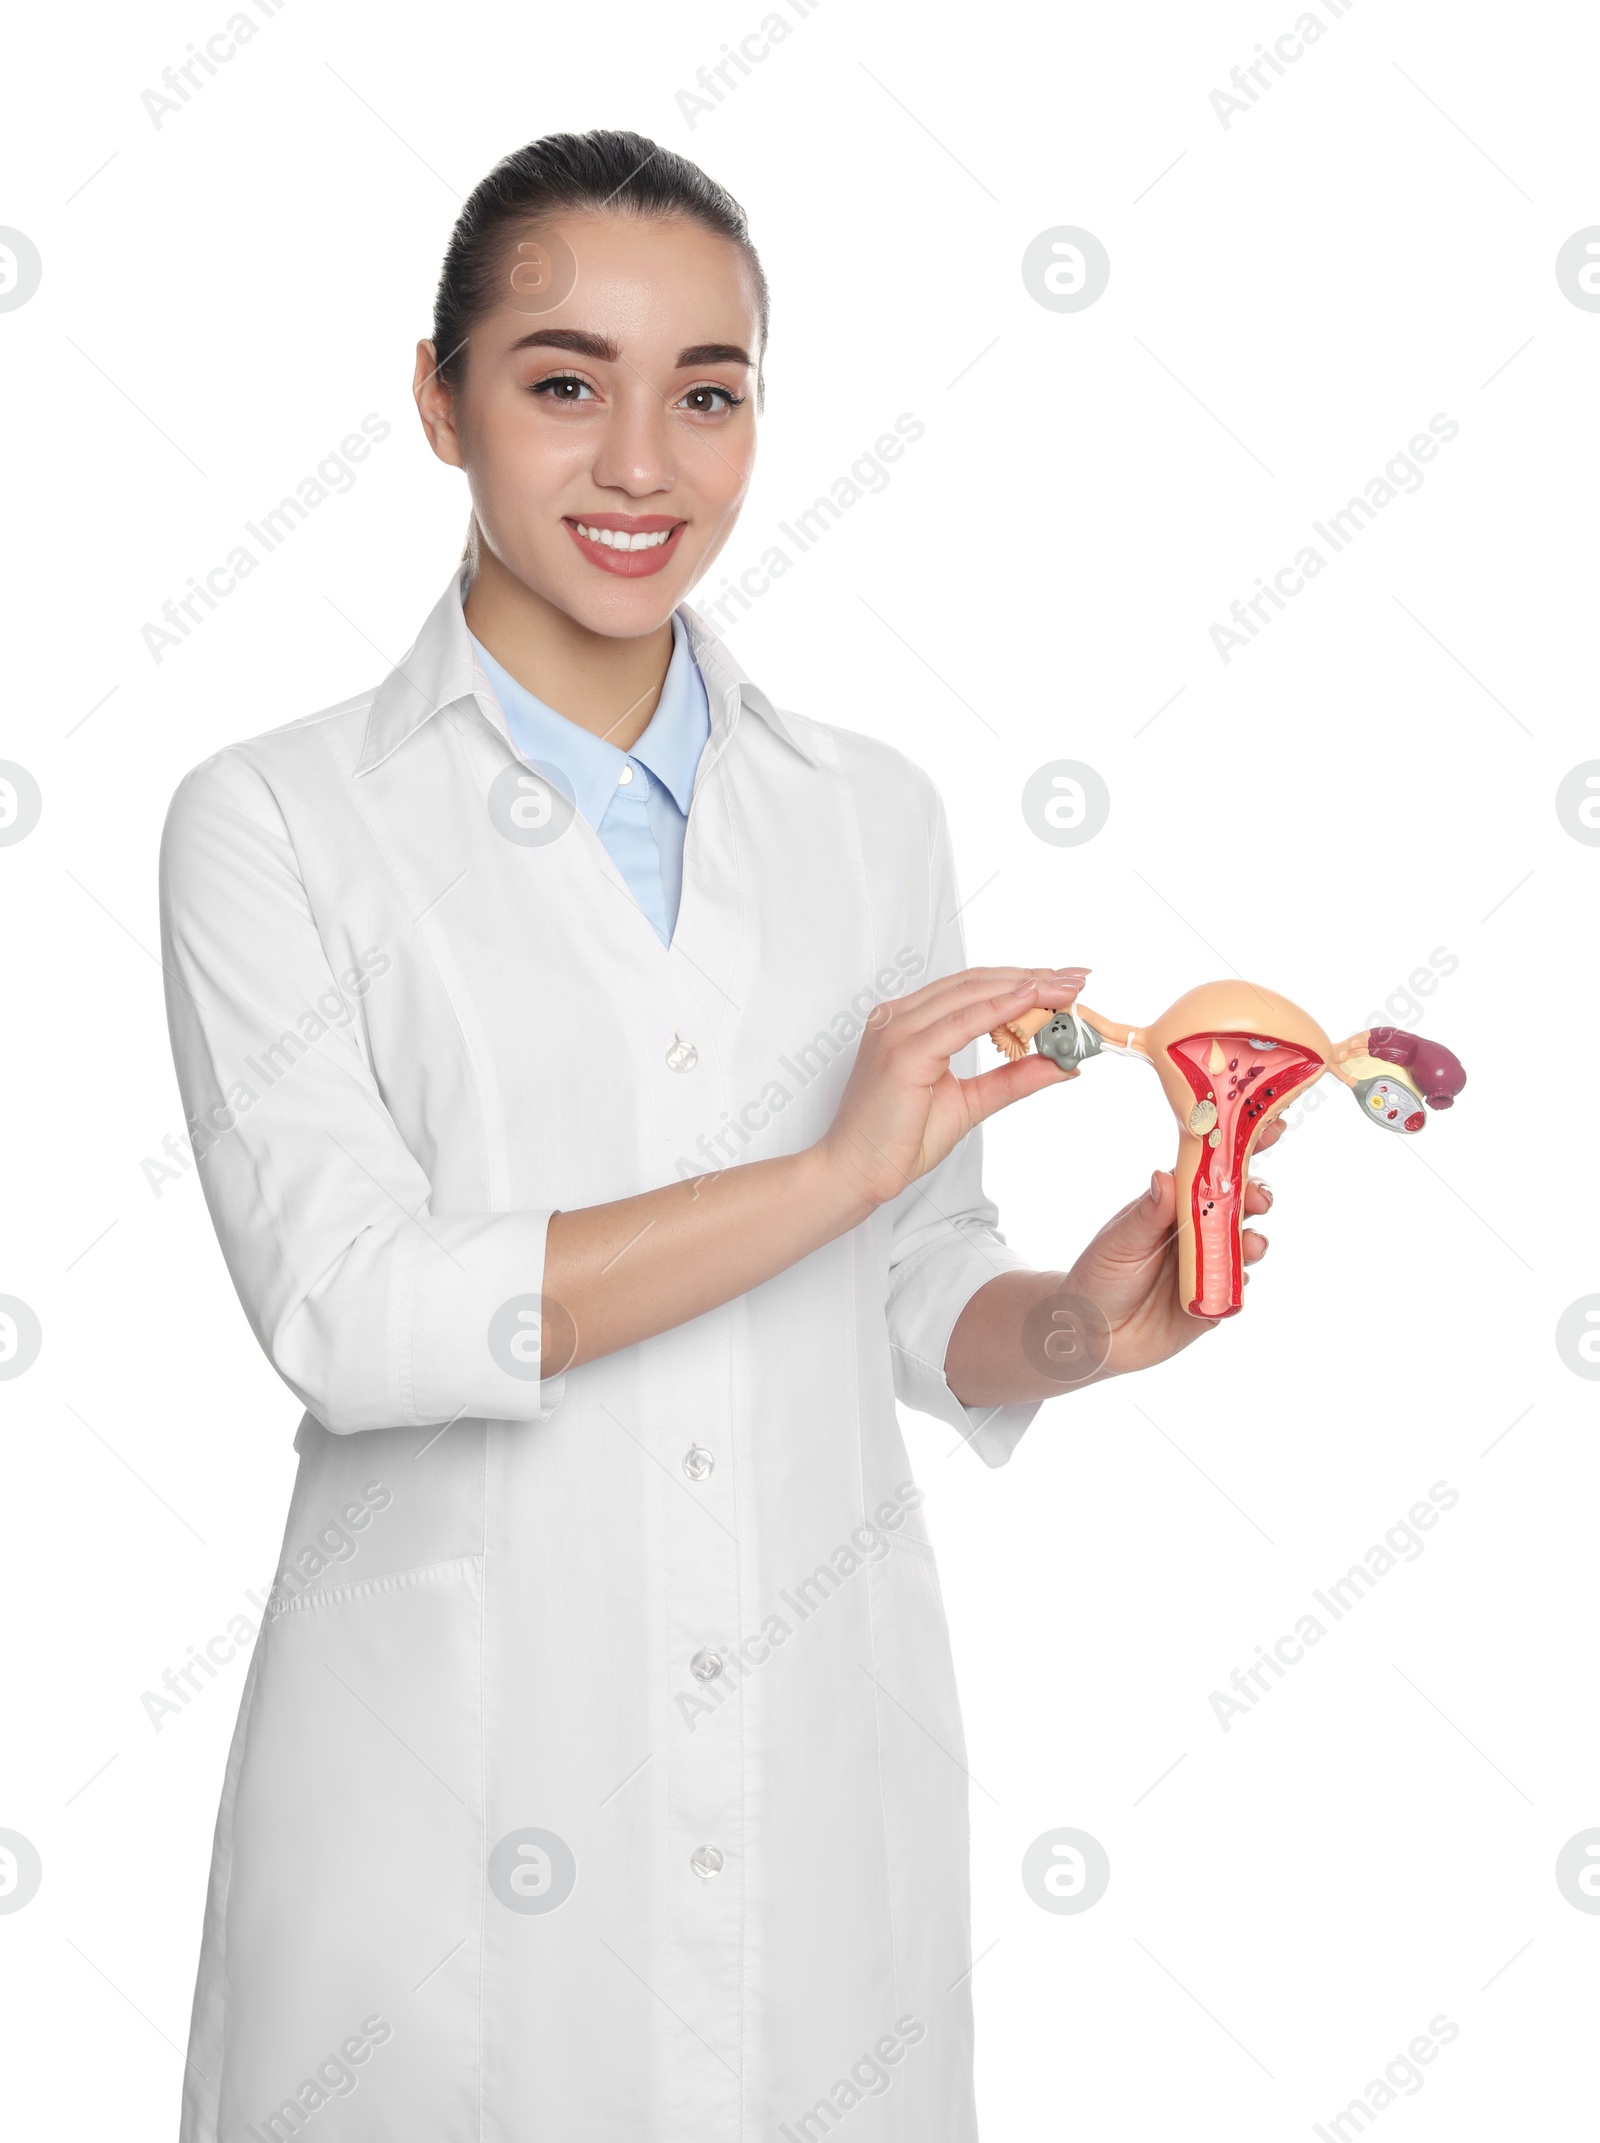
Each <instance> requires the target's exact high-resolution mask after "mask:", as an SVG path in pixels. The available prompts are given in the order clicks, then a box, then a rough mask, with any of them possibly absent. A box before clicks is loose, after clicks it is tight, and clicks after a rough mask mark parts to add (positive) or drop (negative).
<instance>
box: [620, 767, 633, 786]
mask: <svg viewBox="0 0 1600 2143" xmlns="http://www.w3.org/2000/svg"><path fill="white" fill-rule="evenodd" d="M632 779H633V765H632V762H631V761H629V760H624V761H623V766H622V772H621V773H620V774H619V775H618V776H617V786H618V788H619V789H625V788H626V787H627V786H628V783H629V782H630V781H632Z"/></svg>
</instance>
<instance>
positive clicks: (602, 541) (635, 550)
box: [564, 513, 689, 580]
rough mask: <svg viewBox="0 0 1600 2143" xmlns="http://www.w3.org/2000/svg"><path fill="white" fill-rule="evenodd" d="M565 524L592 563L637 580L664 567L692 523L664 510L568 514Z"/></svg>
mask: <svg viewBox="0 0 1600 2143" xmlns="http://www.w3.org/2000/svg"><path fill="white" fill-rule="evenodd" d="M564 525H565V527H566V529H567V531H568V533H569V534H570V535H571V537H572V540H573V542H574V543H575V544H576V545H577V546H578V548H579V550H580V551H582V553H583V555H584V557H585V558H587V559H588V560H589V561H590V563H591V564H593V565H597V566H599V568H600V569H601V571H602V572H604V573H618V574H621V575H622V577H623V578H624V579H625V580H638V579H639V578H641V577H642V576H643V575H644V574H646V573H659V572H660V571H661V568H662V567H663V566H664V565H665V564H666V562H667V560H668V559H669V558H670V557H671V556H672V554H673V552H674V551H675V550H676V549H677V547H678V538H679V537H680V536H681V535H682V533H683V531H684V530H685V528H687V527H688V525H689V524H688V523H687V521H681V520H678V519H677V518H676V517H675V516H673V515H672V514H665V513H646V514H626V513H597V514H586V515H584V516H583V517H582V518H581V519H580V518H578V517H577V516H575V515H569V516H568V517H567V519H566V521H565V523H564Z"/></svg>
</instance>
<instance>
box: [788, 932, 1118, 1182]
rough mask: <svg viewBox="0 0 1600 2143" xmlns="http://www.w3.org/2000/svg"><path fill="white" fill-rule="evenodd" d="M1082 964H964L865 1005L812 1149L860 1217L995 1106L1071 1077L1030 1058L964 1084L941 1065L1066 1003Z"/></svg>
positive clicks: (1077, 985)
mask: <svg viewBox="0 0 1600 2143" xmlns="http://www.w3.org/2000/svg"><path fill="white" fill-rule="evenodd" d="M1087 973H1088V969H1087V968H1082V967H1068V968H1042V967H969V968H967V969H965V970H964V971H963V972H962V973H960V974H958V975H946V976H945V977H943V979H942V980H940V981H938V982H930V983H929V984H928V985H927V986H926V988H924V989H920V990H914V991H913V992H912V993H911V995H910V996H909V997H899V998H896V999H894V1000H893V1001H892V1002H890V1003H885V1004H880V1005H875V1006H874V1007H873V1009H872V1011H871V1012H869V1013H868V1015H867V1021H866V1031H865V1032H864V1033H863V1035H862V1037H861V1046H860V1048H859V1049H858V1051H857V1052H856V1061H855V1064H854V1066H853V1067H852V1069H851V1073H850V1077H849V1080H848V1081H847V1083H846V1085H845V1090H844V1093H843V1094H842V1095H841V1097H840V1100H839V1107H838V1110H837V1112H836V1114H835V1116H834V1119H833V1122H832V1124H831V1125H830V1126H829V1127H828V1130H827V1131H826V1133H825V1134H824V1135H823V1137H822V1138H821V1139H820V1140H819V1141H818V1142H817V1147H816V1149H815V1150H816V1152H817V1153H818V1155H819V1156H820V1157H821V1158H822V1159H823V1160H824V1161H826V1163H827V1164H828V1166H829V1168H830V1169H831V1170H832V1171H833V1172H834V1174H835V1175H836V1176H837V1177H838V1179H839V1180H840V1181H841V1182H842V1183H843V1184H844V1185H845V1186H846V1188H847V1189H848V1191H849V1193H850V1194H851V1195H852V1196H853V1197H854V1198H856V1199H858V1200H859V1201H860V1202H861V1203H862V1204H864V1205H865V1206H866V1207H867V1208H868V1209H869V1210H870V1209H872V1208H875V1207H877V1206H880V1205H883V1204H884V1203H886V1201H887V1200H889V1199H890V1198H894V1197H897V1196H898V1195H899V1193H900V1192H901V1191H903V1190H904V1189H905V1187H906V1185H907V1184H908V1183H914V1182H915V1181H916V1179H917V1177H918V1176H923V1175H926V1174H927V1172H928V1170H929V1169H930V1168H934V1167H936V1166H937V1165H938V1163H939V1162H940V1161H942V1160H943V1159H944V1157H945V1155H946V1154H947V1153H949V1152H950V1151H951V1149H952V1148H953V1147H955V1146H958V1145H959V1144H960V1143H961V1141H962V1139H964V1138H965V1137H966V1135H967V1133H968V1132H969V1131H970V1130H972V1129H973V1127H974V1126H975V1125H977V1124H980V1123H982V1122H983V1120H984V1118H985V1117H987V1116H992V1115H993V1114H994V1113H995V1111H996V1110H997V1109H1003V1108H1006V1107H1007V1106H1008V1105H1009V1104H1010V1103H1011V1102H1013V1101H1021V1100H1022V1098H1023V1096H1024V1095H1026V1094H1035V1093H1037V1092H1038V1091H1039V1089H1040V1088H1041V1087H1045V1086H1054V1085H1056V1084H1057V1082H1058V1081H1060V1080H1062V1079H1075V1078H1076V1077H1077V1073H1076V1072H1068V1071H1063V1070H1062V1069H1061V1067H1060V1066H1059V1065H1058V1064H1056V1063H1055V1062H1054V1061H1053V1060H1052V1059H1051V1058H1049V1057H1045V1056H1040V1055H1039V1054H1038V1053H1037V1052H1036V1051H1030V1052H1029V1054H1028V1055H1027V1056H1024V1057H1020V1058H1018V1060H1017V1061H1016V1062H1015V1063H1007V1064H1000V1065H997V1066H996V1067H995V1068H994V1069H993V1070H992V1071H986V1072H979V1073H978V1075H977V1076H976V1077H975V1078H972V1079H958V1078H957V1077H956V1075H955V1073H954V1072H952V1071H951V1069H950V1059H951V1057H952V1056H954V1054H955V1053H956V1051H957V1050H958V1049H964V1048H965V1047H966V1045H967V1043H968V1042H971V1041H975V1040H976V1039H977V1037H978V1036H979V1035H980V1034H987V1033H988V1032H989V1031H990V1029H991V1028H993V1027H999V1026H1002V1025H1003V1024H1004V1023H1005V1022H1006V1021H1007V1020H1010V1019H1016V1018H1017V1017H1018V1015H1019V1014H1020V1013H1023V1012H1028V1011H1031V1010H1032V1009H1033V1008H1034V1007H1035V1006H1040V1005H1042V1006H1045V1007H1047V1008H1048V1009H1049V1010H1051V1011H1060V1010H1063V1009H1064V1008H1065V1007H1066V1006H1068V1005H1070V1004H1071V1003H1072V1001H1073V999H1074V998H1075V997H1076V996H1077V994H1078V992H1079V990H1080V989H1081V988H1082V987H1083V982H1084V977H1085V976H1086V975H1087Z"/></svg>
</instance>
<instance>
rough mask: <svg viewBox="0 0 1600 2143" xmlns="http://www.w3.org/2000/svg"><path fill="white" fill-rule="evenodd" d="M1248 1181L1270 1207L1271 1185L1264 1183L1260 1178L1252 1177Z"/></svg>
mask: <svg viewBox="0 0 1600 2143" xmlns="http://www.w3.org/2000/svg"><path fill="white" fill-rule="evenodd" d="M1250 1180H1251V1182H1252V1183H1253V1184H1254V1185H1255V1187H1256V1189H1257V1190H1258V1191H1259V1192H1260V1193H1261V1195H1262V1197H1263V1198H1265V1199H1266V1201H1267V1203H1268V1205H1271V1203H1272V1185H1271V1184H1270V1183H1267V1182H1264V1181H1263V1179H1262V1178H1261V1177H1260V1176H1252V1177H1251V1178H1250Z"/></svg>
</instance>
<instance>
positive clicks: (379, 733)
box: [355, 565, 821, 775]
mask: <svg viewBox="0 0 1600 2143" xmlns="http://www.w3.org/2000/svg"><path fill="white" fill-rule="evenodd" d="M466 585H467V568H466V566H465V565H463V566H462V567H461V569H460V571H459V572H458V573H457V574H456V575H455V576H454V578H453V579H452V580H451V582H450V585H449V586H448V587H447V588H446V589H445V591H444V593H443V595H441V596H440V598H439V600H438V602H437V603H435V604H434V606H433V609H432V610H431V611H430V612H429V613H428V616H427V618H426V620H425V621H424V623H423V627H422V630H421V631H420V632H419V633H418V634H417V637H416V639H415V640H414V641H413V642H412V644H411V646H410V647H409V648H408V649H407V651H406V653H405V654H404V655H402V656H401V658H400V660H399V661H398V662H397V663H396V664H395V666H394V668H393V669H392V670H391V671H390V672H389V674H388V676H387V677H386V678H385V679H384V681H383V683H382V684H381V685H380V686H379V687H378V690H377V693H376V694H375V696H374V698H373V702H372V707H371V709H370V711H369V713H368V715H367V728H366V735H365V737H364V739H363V741H362V747H361V756H360V758H359V759H358V760H357V761H356V769H355V770H356V773H357V774H358V775H359V774H369V773H371V771H372V769H373V768H374V767H376V766H381V765H382V764H383V762H384V761H385V760H386V759H387V758H389V756H390V755H391V754H392V753H393V752H396V751H398V750H399V748H400V746H401V745H402V744H404V743H405V742H406V740H407V739H408V738H409V737H412V736H414V735H415V734H416V732H417V731H418V730H419V729H420V728H421V727H422V726H423V724H424V723H425V722H427V721H430V720H431V719H432V717H433V716H434V715H436V714H438V713H441V712H442V711H443V710H444V709H445V708H447V707H453V706H457V705H459V704H460V702H461V701H463V700H475V701H476V702H477V703H478V705H479V706H480V707H481V708H482V710H483V712H484V714H485V715H486V716H487V717H488V719H489V720H490V721H491V722H492V723H493V724H494V726H495V727H496V728H497V729H503V717H502V716H501V714H500V711H499V708H498V707H497V706H496V705H495V703H494V700H493V696H492V695H491V694H490V693H489V692H488V689H487V680H486V679H485V677H484V674H483V670H482V667H481V666H480V664H479V663H478V660H477V658H476V656H475V654H474V652H473V647H472V636H471V634H470V633H469V632H468V630H467V621H466V618H465V616H464V615H463V613H462V607H461V606H462V600H463V597H464V595H465V592H466ZM677 614H678V616H679V617H681V618H682V620H683V622H684V626H685V628H686V629H687V631H688V634H689V643H690V646H691V647H692V649H693V651H694V658H695V661H696V662H697V663H698V664H699V665H700V674H701V675H702V677H704V679H705V681H706V697H707V700H708V702H709V705H710V711H711V747H712V749H713V750H715V749H716V748H718V747H720V745H721V744H723V743H724V742H725V741H726V739H727V737H728V736H729V735H730V734H731V732H732V730H733V727H734V725H735V723H736V722H737V720H738V717H739V712H740V709H741V708H742V707H748V708H749V709H750V711H751V712H752V713H753V714H755V715H757V716H759V717H760V719H761V720H762V721H764V722H765V723H766V724H767V726H768V727H769V728H770V729H772V730H773V731H774V732H775V734H777V735H778V736H780V737H782V738H783V740H784V742H785V743H786V744H788V745H790V746H791V747H792V748H793V749H794V750H795V751H797V752H798V753H799V754H800V756H801V757H802V758H803V759H805V760H806V761H807V762H808V763H809V764H810V765H812V766H817V765H819V764H821V761H820V760H819V758H818V756H817V753H816V751H815V749H814V748H813V747H812V745H811V744H810V743H809V742H807V741H806V740H805V739H804V737H803V735H802V733H801V731H800V729H799V726H798V725H797V724H796V723H795V722H793V721H791V719H790V718H789V717H788V716H787V715H785V714H782V713H780V712H779V710H778V709H777V708H776V707H775V706H774V705H773V703H772V701H771V700H770V699H769V698H768V697H767V695H766V693H765V692H763V691H762V690H761V688H760V687H759V685H757V684H755V683H754V682H753V681H752V680H751V679H750V678H749V677H747V676H746V675H745V673H744V670H743V669H742V668H741V667H740V665H739V663H738V662H737V661H736V660H735V659H734V657H733V655H732V654H731V653H730V651H729V650H728V648H727V647H726V646H725V645H724V643H723V642H722V641H721V640H719V639H718V638H717V636H716V634H715V633H714V632H712V631H711V629H710V627H709V626H708V625H707V624H706V623H705V621H704V619H703V618H701V617H700V616H699V615H698V614H697V613H696V612H695V611H693V610H691V609H690V607H689V605H688V604H687V603H680V604H679V606H678V613H677Z"/></svg>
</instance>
